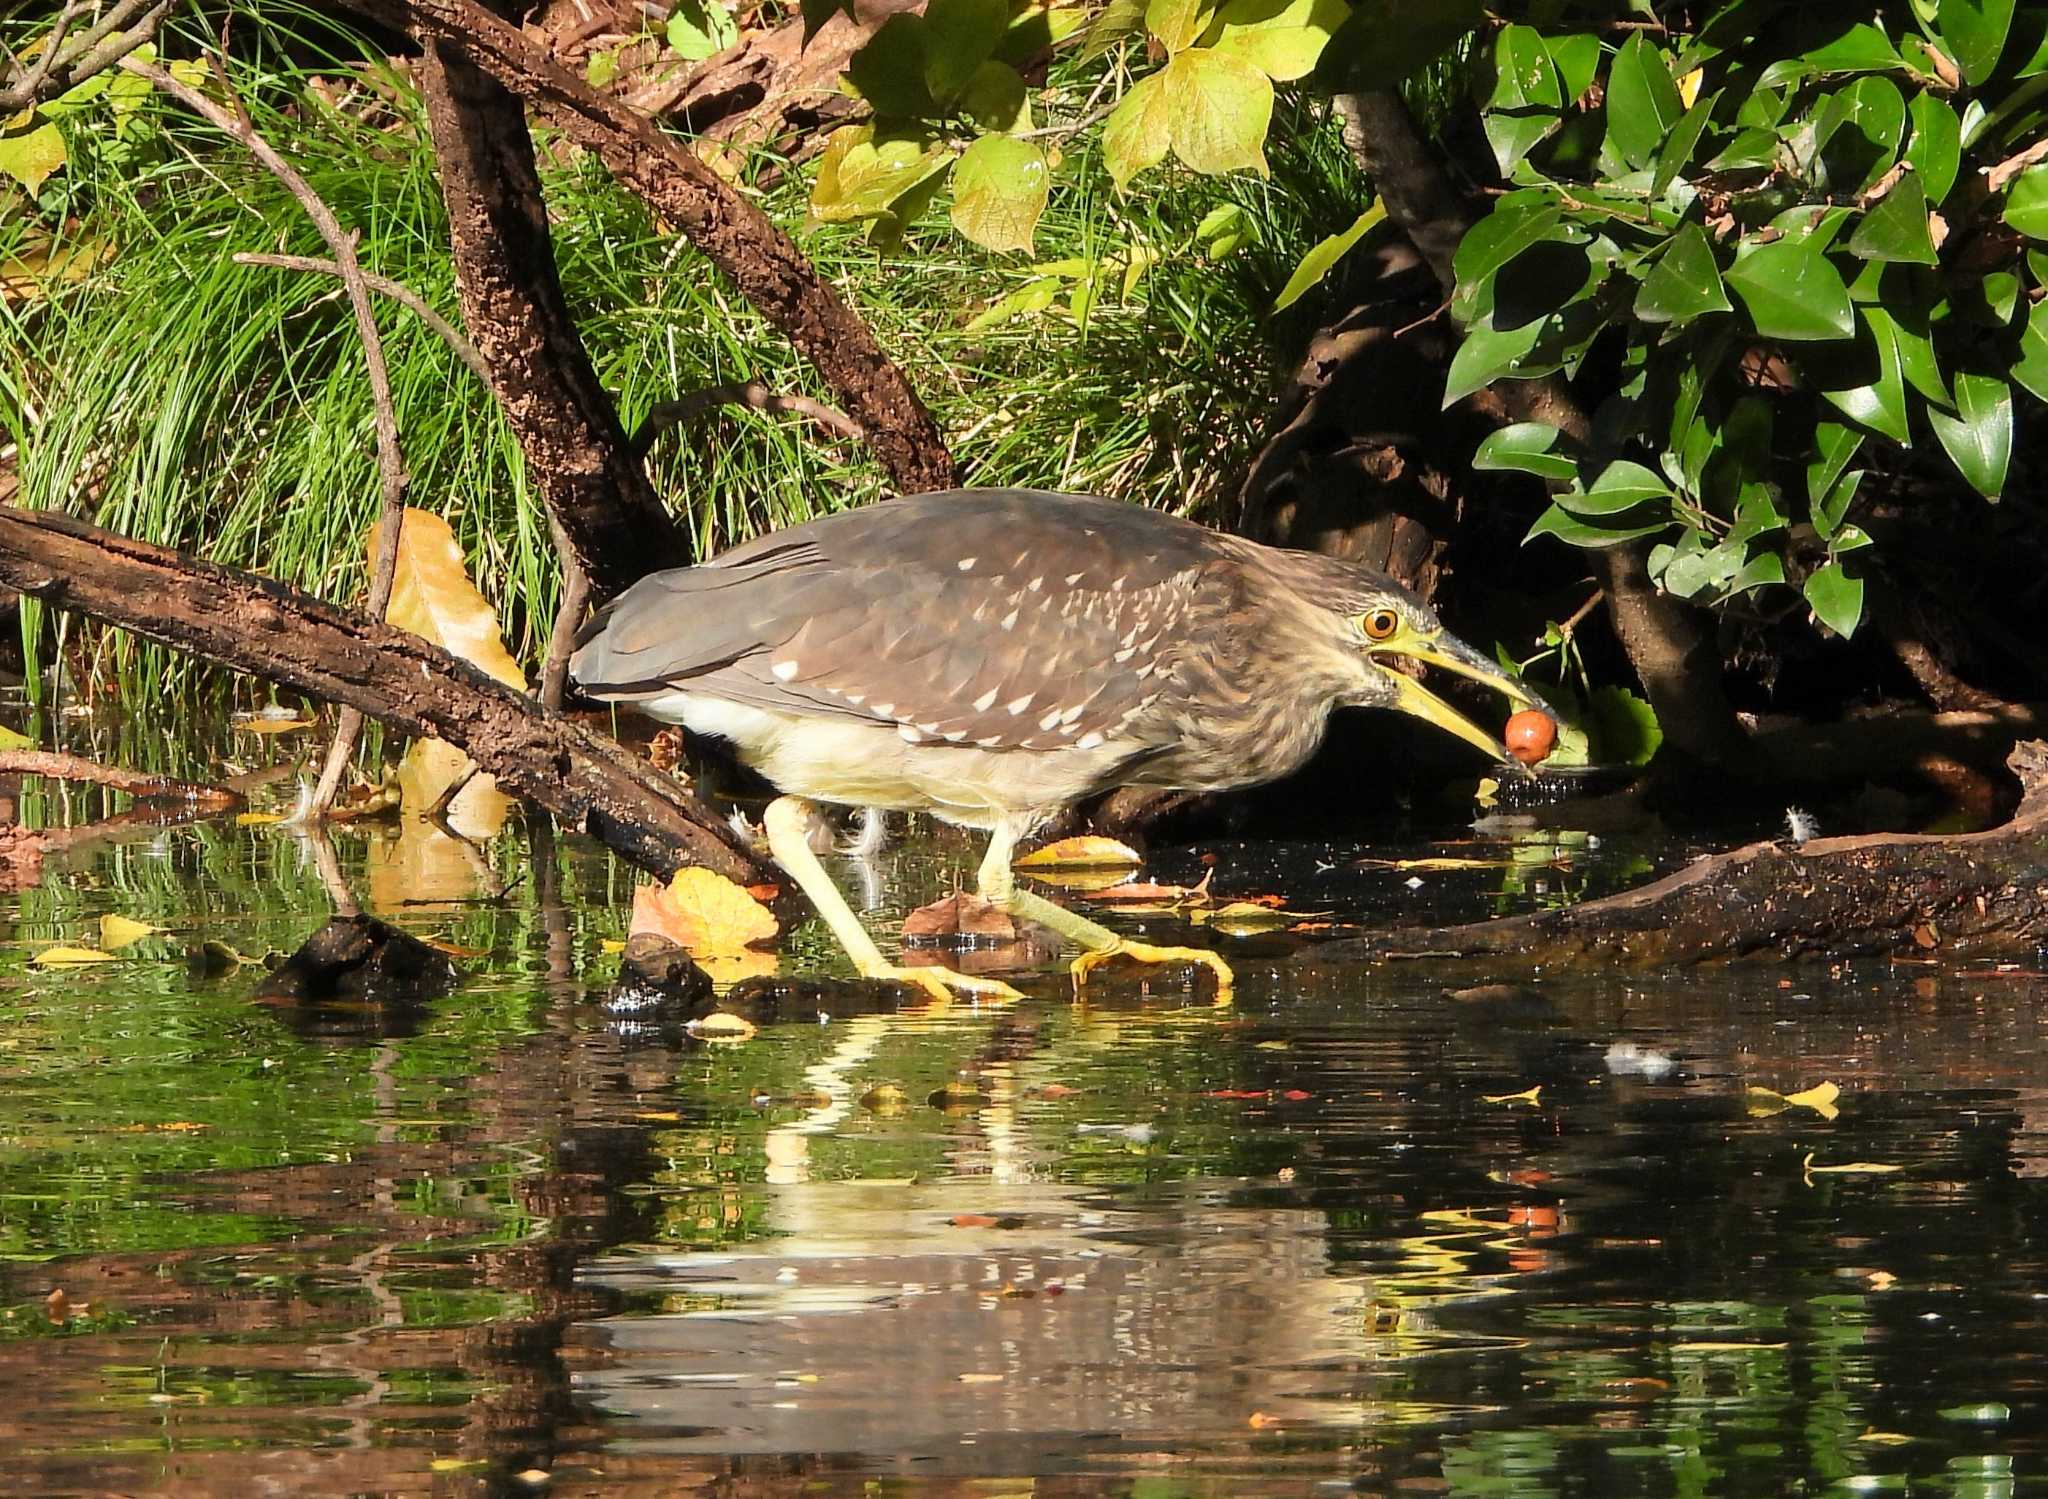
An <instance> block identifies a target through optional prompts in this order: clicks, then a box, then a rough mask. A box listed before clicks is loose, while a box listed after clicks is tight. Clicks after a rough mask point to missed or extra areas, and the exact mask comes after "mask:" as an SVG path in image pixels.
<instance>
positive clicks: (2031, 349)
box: [2012, 302, 2048, 401]
mask: <svg viewBox="0 0 2048 1499" xmlns="http://www.w3.org/2000/svg"><path fill="white" fill-rule="evenodd" d="M2012 377H2013V379H2015V380H2017V381H2018V382H2019V383H2020V384H2021V385H2022V386H2024V387H2025V388H2026V389H2028V390H2030V391H2032V392H2033V393H2034V395H2035V396H2036V397H2037V398H2038V399H2040V400H2043V401H2048V302H2036V303H2035V304H2034V310H2033V311H2032V312H2030V313H2028V314H2027V326H2026V327H2025V328H2023V329H2021V330H2020V357H2019V359H2018V360H2017V361H2016V362H2015V363H2014V364H2013V367H2012Z"/></svg>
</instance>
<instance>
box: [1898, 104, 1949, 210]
mask: <svg viewBox="0 0 2048 1499" xmlns="http://www.w3.org/2000/svg"><path fill="white" fill-rule="evenodd" d="M1906 113H1907V115H1908V116H1909V118H1910V119H1911V120H1912V123H1913V134H1912V136H1911V137H1910V138H1909V139H1908V140H1907V141H1906V160H1907V161H1909V162H1911V163H1912V164H1913V170H1914V171H1915V172H1917V173H1919V175H1920V185H1921V186H1922V188H1924V189H1925V190H1926V193H1927V201H1928V202H1930V203H1939V202H1940V201H1941V200H1942V199H1943V198H1946V197H1947V196H1948V190H1949V189H1950V188H1952V187H1954V186H1955V185H1956V169H1957V168H1958V167H1959V166H1960V165H1961V164H1962V160H1963V127H1962V122H1961V121H1959V120H1957V119H1956V112H1955V111H1954V110H1953V109H1951V108H1949V106H1948V105H1947V104H1946V103H1944V102H1943V101H1942V100H1940V99H1937V98H1936V97H1935V96H1934V95H1933V94H1931V93H1929V92H1927V91H1926V90H1924V89H1923V90H1922V91H1921V92H1920V93H1918V94H1915V95H1914V96H1913V102H1912V104H1911V105H1910V106H1908V108H1907V111H1906Z"/></svg>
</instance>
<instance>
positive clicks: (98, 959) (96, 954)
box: [29, 947, 120, 968]
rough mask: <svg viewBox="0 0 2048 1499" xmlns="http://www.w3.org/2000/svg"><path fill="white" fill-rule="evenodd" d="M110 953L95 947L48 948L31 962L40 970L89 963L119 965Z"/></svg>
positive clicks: (72, 966) (74, 966) (31, 959)
mask: <svg viewBox="0 0 2048 1499" xmlns="http://www.w3.org/2000/svg"><path fill="white" fill-rule="evenodd" d="M119 961H120V959H119V958H116V957H115V956H114V955H113V954H112V953H110V952H101V951H100V950H99V949H98V948H95V947H46V948H44V949H43V950H42V951H41V952H39V953H37V954H36V955H35V956H34V957H32V958H30V959H29V962H31V963H33V964H35V965H36V967H38V968H78V967H83V966H84V965H85V964H87V963H118V962H119Z"/></svg>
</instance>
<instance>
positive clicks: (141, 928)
mask: <svg viewBox="0 0 2048 1499" xmlns="http://www.w3.org/2000/svg"><path fill="white" fill-rule="evenodd" d="M162 930H163V928H162V927H159V926H145V925H144V924H143V923H142V922H139V921H135V920H132V919H131V918H129V917H126V916H121V915H118V914H116V913H115V912H112V911H109V912H107V913H106V914H105V915H104V916H102V917H100V946H101V947H104V948H105V949H106V950H107V951H108V952H118V951H120V950H121V949H122V948H124V947H127V946H128V945H129V944H130V943H134V942H140V941H141V940H142V939H143V938H144V937H149V936H153V935H155V934H156V933H157V932H160V931H162Z"/></svg>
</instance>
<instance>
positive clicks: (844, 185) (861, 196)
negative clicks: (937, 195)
mask: <svg viewBox="0 0 2048 1499" xmlns="http://www.w3.org/2000/svg"><path fill="white" fill-rule="evenodd" d="M952 159H953V153H952V152H951V151H949V150H947V149H946V148H945V147H943V146H940V145H938V144H937V143H935V142H934V141H932V140H931V138H930V137H928V136H925V135H923V134H920V133H917V132H913V131H903V132H897V131H892V132H890V133H889V134H886V135H881V136H878V135H877V133H876V130H875V127H874V126H873V125H849V126H847V127H846V128H844V129H842V130H835V131H833V132H832V139H831V140H830V141H828V142H827V143H826V146H825V150H824V154H823V155H822V156H821V157H820V158H819V161H818V178H817V181H816V182H815V183H813V184H812V187H811V213H812V214H813V216H815V217H816V218H817V219H818V220H819V221H820V222H822V223H826V224H847V223H853V222H856V221H857V220H860V219H871V218H874V217H875V216H876V215H877V214H880V213H884V212H886V211H887V210H888V207H889V205H890V204H891V203H894V202H895V201H896V200H897V199H898V198H900V197H902V196H903V195H904V194H905V193H907V192H909V191H910V190H911V189H912V188H914V187H916V186H917V185H918V184H919V183H921V182H923V181H924V180H925V179H926V178H927V177H930V176H931V175H932V174H933V173H935V172H940V171H943V170H944V169H945V168H946V166H947V164H948V163H949V162H951V161H952Z"/></svg>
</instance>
